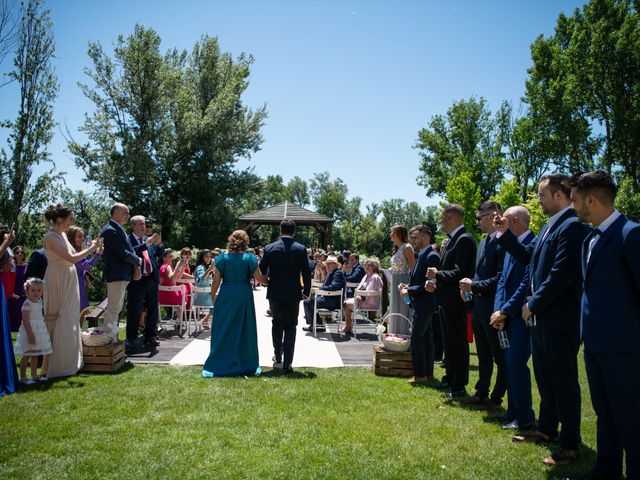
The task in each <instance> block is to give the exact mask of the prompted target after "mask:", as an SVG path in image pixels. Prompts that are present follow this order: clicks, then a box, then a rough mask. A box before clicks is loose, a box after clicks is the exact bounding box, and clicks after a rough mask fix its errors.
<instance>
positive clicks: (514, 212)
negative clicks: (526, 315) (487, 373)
mask: <svg viewBox="0 0 640 480" xmlns="http://www.w3.org/2000/svg"><path fill="white" fill-rule="evenodd" d="M504 216H505V218H507V219H508V220H509V230H511V232H513V234H514V235H515V236H516V237H517V238H518V242H519V243H520V244H522V245H525V246H526V245H529V244H530V243H531V242H533V240H534V239H535V238H536V236H535V235H534V234H533V232H532V231H531V230H529V222H530V218H531V215H530V214H529V211H528V210H527V209H526V208H524V207H522V206H516V207H511V208H508V209H507V211H506V212H504ZM528 278H529V264H528V263H524V262H519V261H518V260H516V259H515V258H514V257H512V256H511V254H509V253H506V254H505V256H504V266H503V268H502V274H501V275H500V279H499V280H498V286H497V288H496V299H495V303H494V312H493V314H492V315H491V326H492V327H494V328H497V329H503V328H505V329H506V330H507V332H508V334H509V348H508V349H507V350H506V352H505V362H506V369H507V394H508V396H509V406H508V408H507V411H506V413H505V414H504V417H503V421H504V425H503V426H502V428H503V429H505V430H529V429H531V428H533V425H534V422H535V419H536V417H535V413H534V412H533V408H532V399H531V372H530V371H529V366H528V365H527V364H528V362H529V358H530V357H531V336H530V335H529V328H528V327H527V326H526V324H525V323H524V320H523V319H522V305H524V303H525V302H526V295H527V291H528V287H529V280H528ZM525 279H526V280H525Z"/></svg>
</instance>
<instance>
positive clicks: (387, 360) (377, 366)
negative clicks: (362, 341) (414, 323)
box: [373, 345, 414, 377]
mask: <svg viewBox="0 0 640 480" xmlns="http://www.w3.org/2000/svg"><path fill="white" fill-rule="evenodd" d="M373 372H374V373H375V374H376V375H386V376H396V377H408V376H412V375H413V374H414V372H413V364H412V362H411V352H390V351H388V350H385V349H384V348H383V347H382V345H374V346H373Z"/></svg>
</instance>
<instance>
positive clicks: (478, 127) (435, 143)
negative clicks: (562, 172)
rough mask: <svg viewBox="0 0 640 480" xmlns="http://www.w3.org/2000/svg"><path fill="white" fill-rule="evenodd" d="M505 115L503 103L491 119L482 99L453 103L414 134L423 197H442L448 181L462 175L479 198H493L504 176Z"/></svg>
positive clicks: (506, 107)
mask: <svg viewBox="0 0 640 480" xmlns="http://www.w3.org/2000/svg"><path fill="white" fill-rule="evenodd" d="M509 114H510V108H509V105H508V104H507V103H506V102H505V103H503V105H502V106H501V107H500V109H499V110H498V112H497V113H496V115H495V117H493V116H492V115H491V111H490V110H489V108H488V106H487V102H486V100H485V99H484V98H482V97H481V98H479V99H476V98H473V97H472V98H470V99H468V100H460V101H458V102H455V103H454V104H453V105H452V106H451V107H450V108H449V110H447V113H446V115H444V116H443V115H435V116H434V117H433V118H432V119H431V121H430V122H429V126H428V127H426V128H423V129H422V130H420V132H418V141H417V143H416V145H415V148H417V149H418V150H420V156H421V162H420V167H419V168H420V172H421V174H420V176H419V177H418V183H419V184H420V185H423V186H425V187H426V188H427V195H428V196H431V195H444V194H445V193H446V188H447V182H448V181H449V179H451V178H454V177H456V176H458V175H459V174H461V173H463V172H467V173H468V174H469V175H470V176H471V179H472V180H473V182H475V184H476V185H478V188H479V191H480V195H481V196H482V198H489V197H490V196H491V195H494V194H495V193H496V187H497V185H498V183H499V182H500V180H501V179H502V176H503V173H504V153H503V147H504V145H505V140H506V132H505V131H504V130H505V128H507V127H508V126H509V123H508V122H507V121H506V119H508V117H509Z"/></svg>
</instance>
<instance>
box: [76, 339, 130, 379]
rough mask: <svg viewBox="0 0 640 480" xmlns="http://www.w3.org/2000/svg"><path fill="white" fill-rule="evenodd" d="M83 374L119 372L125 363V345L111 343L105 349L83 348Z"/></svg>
mask: <svg viewBox="0 0 640 480" xmlns="http://www.w3.org/2000/svg"><path fill="white" fill-rule="evenodd" d="M82 355H83V356H84V367H83V368H82V371H83V372H117V371H118V370H120V369H121V368H122V366H123V365H124V361H125V354H124V343H123V342H118V343H110V344H109V345H105V346H104V347H87V346H86V345H84V346H83V347H82Z"/></svg>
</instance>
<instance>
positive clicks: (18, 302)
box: [7, 263, 27, 332]
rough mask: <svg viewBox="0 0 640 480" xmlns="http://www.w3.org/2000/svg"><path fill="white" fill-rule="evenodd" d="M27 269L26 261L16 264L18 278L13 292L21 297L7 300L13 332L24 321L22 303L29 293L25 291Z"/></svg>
mask: <svg viewBox="0 0 640 480" xmlns="http://www.w3.org/2000/svg"><path fill="white" fill-rule="evenodd" d="M26 271H27V264H26V263H23V264H22V265H16V279H15V285H14V287H13V293H14V294H15V295H18V296H19V297H20V298H13V297H9V300H7V308H8V310H9V320H10V322H11V331H12V332H17V331H18V330H19V329H20V324H21V323H22V304H23V303H24V301H25V299H26V298H27V294H26V293H25V291H24V281H25V280H26V278H24V277H25V275H24V274H25V273H26Z"/></svg>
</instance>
